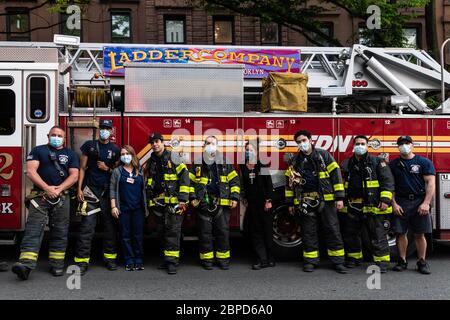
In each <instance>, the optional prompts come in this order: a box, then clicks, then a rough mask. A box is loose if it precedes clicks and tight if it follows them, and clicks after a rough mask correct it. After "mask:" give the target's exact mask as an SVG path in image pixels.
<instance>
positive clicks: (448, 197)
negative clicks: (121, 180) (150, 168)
mask: <svg viewBox="0 0 450 320" xmlns="http://www.w3.org/2000/svg"><path fill="white" fill-rule="evenodd" d="M273 71H276V72H294V73H295V72H300V73H304V74H307V75H308V77H309V80H308V111H307V112H269V113H260V112H258V111H257V106H258V105H259V103H260V99H261V95H262V90H261V79H262V77H264V76H267V74H268V72H273ZM444 84H445V86H446V87H447V88H448V87H450V74H449V73H447V72H445V74H444ZM440 85H441V74H440V65H439V64H438V63H437V62H436V61H435V60H433V59H432V58H431V57H430V56H429V55H428V54H426V52H423V51H420V50H414V49H404V48H368V47H365V46H361V45H354V46H353V47H349V48H313V47H283V48H280V47H217V46H202V47H200V46H188V45H185V46H161V45H148V44H146V45H136V44H133V45H131V44H130V45H120V46H117V45H116V44H87V43H86V44H83V43H82V44H79V43H76V44H75V45H62V44H57V43H14V42H4V43H0V100H1V101H2V106H1V107H0V237H1V243H4V244H5V243H14V242H15V241H16V240H17V238H16V236H17V234H18V233H20V231H23V229H24V225H25V222H26V216H27V212H26V208H25V206H24V204H23V203H24V197H25V195H26V193H27V192H28V191H29V189H30V187H31V186H30V181H29V180H28V179H26V177H25V175H24V168H25V158H26V156H27V154H28V152H29V151H30V150H31V148H32V147H34V146H36V145H39V144H45V143H46V142H47V136H46V134H47V133H48V131H49V129H50V128H51V127H52V126H53V125H55V124H58V123H59V124H60V125H61V126H62V127H63V128H65V129H66V132H67V141H66V145H68V146H71V147H72V148H74V150H76V151H77V152H78V151H79V147H80V146H81V144H82V143H83V142H84V141H85V140H87V139H93V138H95V135H96V133H97V132H96V131H97V130H96V126H97V125H98V121H99V120H100V119H102V118H108V119H112V120H113V125H114V134H113V139H114V140H115V142H116V143H117V144H119V145H122V144H131V145H132V146H133V147H134V148H135V149H136V150H137V152H138V153H139V154H138V156H139V158H140V159H141V163H143V162H145V160H146V159H147V158H148V157H149V155H150V152H151V149H150V146H149V144H148V142H147V141H148V135H149V133H151V132H154V131H159V132H161V133H162V134H163V135H164V136H165V139H166V142H165V143H166V145H167V146H168V147H170V148H172V149H173V150H174V151H175V152H176V153H177V154H179V155H180V156H181V157H183V158H184V160H185V161H186V162H187V164H189V163H192V161H194V159H195V158H196V156H197V155H198V154H199V153H200V152H201V147H202V141H203V140H204V138H205V137H206V136H207V135H209V134H214V135H216V136H217V137H218V138H219V140H220V142H219V146H220V147H221V149H222V151H223V152H225V153H226V154H227V156H229V157H231V158H233V159H234V161H235V163H236V166H237V164H238V163H239V161H242V152H243V146H244V144H245V142H246V141H248V140H250V139H256V137H258V143H259V146H260V151H261V152H262V154H263V155H264V156H263V157H265V159H266V161H267V163H268V164H269V165H270V169H271V173H272V180H273V184H274V187H275V190H276V191H277V192H276V194H277V199H276V201H275V203H276V206H275V210H274V227H273V228H274V242H275V244H276V247H277V248H278V249H279V251H280V252H282V251H286V252H287V251H291V250H297V249H298V246H299V245H301V237H300V227H299V225H298V223H297V222H296V221H295V219H293V218H292V217H291V216H290V215H289V214H288V213H287V210H286V207H285V206H284V204H283V200H284V199H283V197H284V176H283V171H284V169H285V168H286V161H285V160H286V158H288V157H289V155H290V154H292V153H294V152H296V150H297V149H296V145H295V142H294V141H293V134H294V133H295V132H296V131H297V130H300V129H307V130H310V131H311V132H312V133H313V141H314V142H315V145H316V146H317V147H321V148H324V149H327V150H328V151H330V152H331V153H332V154H333V156H334V157H335V159H336V161H338V162H341V161H342V160H343V159H345V158H346V157H348V156H349V155H350V154H351V152H352V148H351V145H352V138H353V137H354V136H355V135H359V134H364V135H367V136H368V137H369V141H370V149H369V151H370V152H371V153H373V154H377V155H380V156H383V157H385V158H387V159H393V158H395V157H397V156H398V150H397V148H396V144H395V142H396V139H397V137H398V136H399V135H405V134H408V135H411V136H412V137H413V139H414V141H415V152H416V153H418V154H421V155H424V156H426V157H428V158H430V159H431V160H432V161H433V163H434V165H435V166H436V169H437V172H438V174H437V179H436V181H437V193H436V197H435V199H434V206H433V212H432V216H433V226H434V235H433V236H434V239H437V240H450V115H449V114H450V112H449V110H448V108H447V105H446V104H443V105H442V106H441V107H439V108H436V109H434V110H432V109H431V108H430V107H429V106H428V105H427V104H426V103H425V98H426V97H428V96H429V95H432V94H436V93H438V92H439V91H440ZM395 101H399V102H398V103H395ZM244 211H245V210H244V209H243V207H241V208H238V210H235V211H234V212H233V214H232V218H231V222H230V223H231V227H232V228H233V229H235V230H242V228H243V225H244V220H245V219H244V214H245V212H244ZM185 220H186V230H189V226H192V221H193V219H192V218H191V217H189V216H188V217H187V218H186V219H185ZM73 221H74V222H76V221H77V218H76V217H74V218H73ZM389 227H390V225H389V221H388V220H387V221H386V228H389ZM187 232H188V231H187ZM391 240H392V241H390V243H391V245H393V244H394V243H395V240H393V238H392V239H391Z"/></svg>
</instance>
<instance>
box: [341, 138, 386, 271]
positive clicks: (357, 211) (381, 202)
mask: <svg viewBox="0 0 450 320" xmlns="http://www.w3.org/2000/svg"><path fill="white" fill-rule="evenodd" d="M368 142H369V141H368V139H367V137H366V136H363V135H359V136H356V137H355V138H354V139H353V156H352V157H350V158H347V159H345V160H344V161H343V162H342V165H341V168H342V173H343V176H344V178H345V187H346V195H347V197H346V206H345V207H344V209H342V210H341V212H343V213H342V215H341V217H342V229H343V230H342V236H343V238H344V244H345V251H346V253H347V259H346V263H345V266H346V267H347V268H354V267H355V266H356V265H359V264H360V262H361V260H362V251H361V231H362V228H363V227H364V228H366V230H367V231H368V235H369V240H370V243H371V246H372V248H371V250H372V253H373V261H374V262H375V263H376V264H377V265H378V266H379V267H380V272H381V273H385V272H387V268H388V264H389V261H390V255H389V244H388V241H387V230H386V229H385V227H384V221H385V220H386V216H387V215H389V214H390V213H392V207H391V201H392V192H393V191H394V177H393V176H392V173H391V170H390V169H389V166H388V165H387V164H386V162H385V161H384V160H383V159H381V158H379V157H375V156H373V155H370V154H369V153H368V152H367V151H368Z"/></svg>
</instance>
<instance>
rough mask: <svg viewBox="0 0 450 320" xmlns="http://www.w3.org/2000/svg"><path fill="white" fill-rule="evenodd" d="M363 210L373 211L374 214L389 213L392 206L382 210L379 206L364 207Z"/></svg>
mask: <svg viewBox="0 0 450 320" xmlns="http://www.w3.org/2000/svg"><path fill="white" fill-rule="evenodd" d="M366 208H367V209H366ZM366 210H367V211H366ZM364 212H373V213H375V214H390V213H392V206H390V207H388V208H387V209H386V210H384V211H382V210H381V209H380V208H377V207H364Z"/></svg>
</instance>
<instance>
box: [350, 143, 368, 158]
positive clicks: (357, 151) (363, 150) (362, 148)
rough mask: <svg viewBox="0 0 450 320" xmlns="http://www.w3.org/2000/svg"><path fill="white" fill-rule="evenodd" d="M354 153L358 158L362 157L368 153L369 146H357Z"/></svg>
mask: <svg viewBox="0 0 450 320" xmlns="http://www.w3.org/2000/svg"><path fill="white" fill-rule="evenodd" d="M353 152H354V153H355V154H357V155H358V156H362V155H363V154H365V153H366V152H367V146H365V145H364V146H362V145H357V146H354V147H353Z"/></svg>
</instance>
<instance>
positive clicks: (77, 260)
mask: <svg viewBox="0 0 450 320" xmlns="http://www.w3.org/2000/svg"><path fill="white" fill-rule="evenodd" d="M73 260H74V261H75V262H76V263H81V262H84V263H89V260H90V258H78V257H75V259H73Z"/></svg>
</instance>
